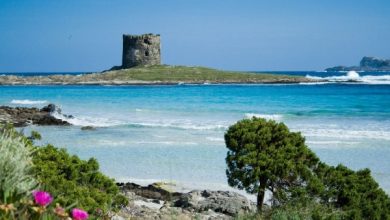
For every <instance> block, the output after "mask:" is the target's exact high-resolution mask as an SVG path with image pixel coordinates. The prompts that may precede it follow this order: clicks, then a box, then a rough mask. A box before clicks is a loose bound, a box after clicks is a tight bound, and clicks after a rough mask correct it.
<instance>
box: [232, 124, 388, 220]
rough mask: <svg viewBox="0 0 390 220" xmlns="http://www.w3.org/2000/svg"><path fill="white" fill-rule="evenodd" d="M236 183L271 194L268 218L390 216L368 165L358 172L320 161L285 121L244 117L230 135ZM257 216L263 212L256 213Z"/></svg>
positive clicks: (263, 215) (241, 186) (378, 219)
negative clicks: (267, 191) (289, 128)
mask: <svg viewBox="0 0 390 220" xmlns="http://www.w3.org/2000/svg"><path fill="white" fill-rule="evenodd" d="M225 141H226V146H227V148H228V149H229V151H228V154H227V157H226V162H227V165H228V169H227V175H228V181H229V184H230V185H231V186H235V187H238V188H239V189H245V190H246V191H247V192H249V193H258V197H257V198H258V210H260V211H261V208H262V207H261V205H262V200H263V198H264V191H265V190H266V189H268V190H269V191H270V192H271V194H272V196H273V200H272V208H271V210H270V211H269V210H268V212H267V213H268V214H266V213H262V215H261V217H262V218H263V217H264V218H265V219H377V220H381V219H390V198H389V196H388V195H386V193H385V192H384V191H383V190H382V189H380V188H379V185H378V183H377V182H376V181H375V180H374V179H373V178H372V176H371V172H370V170H369V169H363V170H359V171H353V170H351V169H349V168H347V167H345V166H343V165H338V166H336V167H333V166H328V165H326V164H325V163H322V162H320V161H319V159H318V158H317V157H316V156H315V154H314V153H313V152H311V151H310V150H309V149H308V148H307V147H306V145H305V143H304V141H305V140H304V138H303V137H302V136H301V135H300V134H299V133H294V132H290V131H289V130H288V128H287V127H286V126H285V125H284V124H283V123H276V122H275V121H272V120H270V121H267V120H265V119H260V118H252V119H245V120H242V121H239V122H237V123H236V124H235V125H233V126H231V127H230V128H229V129H228V131H227V132H226V134H225ZM256 217H258V216H256Z"/></svg>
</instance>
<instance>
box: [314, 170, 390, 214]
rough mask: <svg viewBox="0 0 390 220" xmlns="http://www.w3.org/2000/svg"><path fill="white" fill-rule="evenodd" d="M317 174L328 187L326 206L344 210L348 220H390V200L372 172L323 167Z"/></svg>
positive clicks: (322, 195)
mask: <svg viewBox="0 0 390 220" xmlns="http://www.w3.org/2000/svg"><path fill="white" fill-rule="evenodd" d="M316 174H317V175H318V176H319V178H320V179H321V181H322V183H323V184H324V185H325V188H324V191H323V192H322V194H321V196H320V197H321V200H322V203H325V204H329V205H332V206H334V207H336V208H340V209H342V210H344V211H345V213H346V218H347V219H378V220H379V219H390V198H389V197H388V196H387V195H386V193H385V192H384V191H383V190H382V189H381V188H379V185H378V183H377V182H376V181H375V180H374V178H372V176H371V172H370V170H369V169H363V170H358V171H353V170H351V169H349V168H347V167H345V166H343V165H338V166H336V167H333V166H327V165H325V164H323V165H322V166H320V167H319V169H317V170H316Z"/></svg>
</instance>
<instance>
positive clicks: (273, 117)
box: [245, 113, 283, 121]
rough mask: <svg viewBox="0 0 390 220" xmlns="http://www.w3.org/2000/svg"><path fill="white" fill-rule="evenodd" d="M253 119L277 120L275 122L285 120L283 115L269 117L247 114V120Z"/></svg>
mask: <svg viewBox="0 0 390 220" xmlns="http://www.w3.org/2000/svg"><path fill="white" fill-rule="evenodd" d="M253 117H256V118H265V119H268V120H270V119H271V120H275V121H280V120H282V118H283V116H282V115H278V114H270V115H267V114H255V113H245V118H253Z"/></svg>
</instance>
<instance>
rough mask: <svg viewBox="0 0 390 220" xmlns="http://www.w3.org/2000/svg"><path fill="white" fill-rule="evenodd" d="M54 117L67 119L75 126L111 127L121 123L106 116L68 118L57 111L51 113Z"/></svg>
mask: <svg viewBox="0 0 390 220" xmlns="http://www.w3.org/2000/svg"><path fill="white" fill-rule="evenodd" d="M52 115H53V116H54V117H55V118H58V119H61V120H63V121H67V122H69V123H70V124H72V125H75V126H92V127H112V126H119V125H123V124H124V123H123V122H120V121H117V120H112V119H108V118H93V117H73V118H69V117H66V116H64V115H62V114H59V113H58V112H55V113H53V114H52Z"/></svg>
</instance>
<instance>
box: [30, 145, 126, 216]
mask: <svg viewBox="0 0 390 220" xmlns="http://www.w3.org/2000/svg"><path fill="white" fill-rule="evenodd" d="M33 162H34V164H35V172H36V174H37V176H38V180H39V181H40V182H41V183H42V187H43V189H44V190H46V191H48V192H51V193H52V194H53V196H54V197H55V200H54V202H55V203H60V204H62V205H64V206H68V205H71V204H73V203H74V202H77V205H78V206H79V207H80V208H83V209H85V210H87V211H88V212H90V213H95V214H96V213H97V210H101V211H103V212H105V211H108V210H109V209H110V207H113V208H114V209H116V208H119V207H120V206H122V205H126V204H127V200H126V199H124V198H123V196H122V195H119V194H118V192H119V189H118V187H117V186H116V184H115V182H114V180H112V179H110V178H108V177H106V176H105V175H103V174H102V173H100V172H99V164H98V162H97V161H96V160H95V159H93V158H91V159H89V160H88V161H85V160H81V159H79V158H78V157H77V156H75V155H73V156H71V155H69V154H68V153H67V152H66V150H65V149H57V148H55V147H54V146H51V145H48V146H45V147H40V148H38V149H37V151H36V152H35V153H34V158H33ZM99 212H100V211H99Z"/></svg>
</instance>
